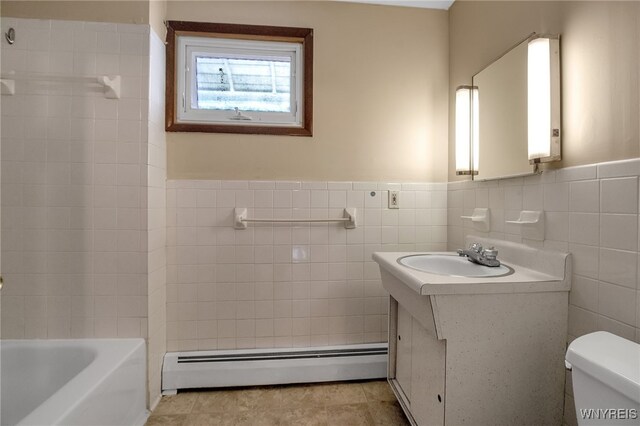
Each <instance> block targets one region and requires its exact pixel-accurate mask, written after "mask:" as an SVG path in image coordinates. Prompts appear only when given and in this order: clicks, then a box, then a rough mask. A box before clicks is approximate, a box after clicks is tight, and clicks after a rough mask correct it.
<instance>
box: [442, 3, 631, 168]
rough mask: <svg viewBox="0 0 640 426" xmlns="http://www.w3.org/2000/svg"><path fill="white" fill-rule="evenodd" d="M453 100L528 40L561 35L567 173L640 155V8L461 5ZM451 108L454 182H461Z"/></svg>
mask: <svg viewBox="0 0 640 426" xmlns="http://www.w3.org/2000/svg"><path fill="white" fill-rule="evenodd" d="M449 13H450V17H449V39H450V52H451V55H450V73H449V83H450V84H449V90H450V91H449V95H450V99H454V96H455V87H456V86H458V85H460V84H470V83H471V76H472V75H473V74H475V73H476V72H478V71H479V70H480V69H481V68H483V67H484V66H485V65H487V64H488V63H490V62H491V61H492V60H493V59H495V58H496V57H497V56H499V55H500V54H501V53H502V52H504V51H505V50H507V49H508V48H509V47H511V46H512V45H514V44H515V43H516V42H518V41H519V40H521V39H522V38H523V37H525V36H526V35H527V34H529V33H531V32H533V31H535V32H538V33H560V34H561V36H562V39H561V58H562V114H563V116H562V132H563V150H562V155H563V160H562V162H559V163H554V164H553V165H552V167H554V168H557V167H566V166H575V165H580V164H590V163H596V162H602V161H610V160H618V159H624V158H634V157H638V156H640V140H639V135H640V125H639V124H638V122H639V121H640V120H639V119H638V117H639V114H640V110H639V106H638V103H639V100H640V85H639V80H640V74H639V73H640V68H639V59H638V58H639V56H640V27H639V26H640V2H637V1H633V2H611V1H588V2H577V1H576V2H574V1H570V2H560V1H559V2H535V1H533V2H531V1H529V2H484V1H460V0H458V1H456V2H455V3H454V4H453V6H452V7H451V8H450V10H449ZM453 107H454V105H450V107H449V113H450V115H449V179H450V180H458V178H457V177H456V176H455V155H454V148H453V147H454V141H455V134H454V124H455V123H454V117H455V114H454V109H453Z"/></svg>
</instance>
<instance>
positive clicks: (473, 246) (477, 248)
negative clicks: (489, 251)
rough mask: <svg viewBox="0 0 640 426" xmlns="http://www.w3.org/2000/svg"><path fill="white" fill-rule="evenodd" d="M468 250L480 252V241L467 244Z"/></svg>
mask: <svg viewBox="0 0 640 426" xmlns="http://www.w3.org/2000/svg"><path fill="white" fill-rule="evenodd" d="M469 250H472V251H475V252H476V253H478V254H480V253H482V244H480V243H471V245H470V246H469Z"/></svg>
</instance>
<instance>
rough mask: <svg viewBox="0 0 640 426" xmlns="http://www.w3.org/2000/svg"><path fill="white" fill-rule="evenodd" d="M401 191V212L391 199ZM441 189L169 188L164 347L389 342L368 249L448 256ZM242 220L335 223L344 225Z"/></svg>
mask: <svg viewBox="0 0 640 426" xmlns="http://www.w3.org/2000/svg"><path fill="white" fill-rule="evenodd" d="M390 189H391V190H400V191H401V194H400V209H397V210H390V209H387V208H386V206H387V191H388V190H390ZM372 193H374V194H375V195H374V196H372V195H371V194H372ZM446 206H447V191H446V184H444V183H441V184H427V183H425V184H421V183H417V184H386V183H376V182H373V183H362V182H353V183H352V182H285V181H277V182H271V181H270V182H260V181H211V180H208V181H198V180H170V181H168V183H167V225H168V231H167V243H168V244H167V245H168V252H167V257H168V265H167V350H169V351H177V350H205V349H231V348H269V347H305V346H310V345H313V346H322V345H334V344H348V343H363V342H381V341H386V339H387V334H386V332H387V295H386V294H385V292H384V290H383V289H382V285H381V282H380V275H379V270H378V267H377V264H376V263H374V262H373V261H372V260H371V254H372V253H373V252H374V251H380V250H387V251H413V250H418V251H427V250H443V249H445V248H446V238H447V235H446V233H447V232H446V231H447V228H446V219H447V218H446ZM235 207H247V208H248V216H249V218H252V217H253V218H258V217H260V218H327V217H341V216H342V210H343V209H344V208H345V207H355V208H356V209H357V214H358V222H359V225H358V228H356V229H350V230H347V229H345V228H344V227H343V226H342V225H341V224H335V223H333V224H311V225H310V224H295V225H294V224H277V225H273V224H259V225H258V224H255V225H254V224H251V225H249V228H248V229H246V230H235V229H234V228H233V210H234V208H235Z"/></svg>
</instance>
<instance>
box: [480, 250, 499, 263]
mask: <svg viewBox="0 0 640 426" xmlns="http://www.w3.org/2000/svg"><path fill="white" fill-rule="evenodd" d="M482 255H483V256H484V257H485V259H490V260H495V259H496V258H497V257H498V250H496V248H495V247H489V248H488V249H486V250H483V252H482Z"/></svg>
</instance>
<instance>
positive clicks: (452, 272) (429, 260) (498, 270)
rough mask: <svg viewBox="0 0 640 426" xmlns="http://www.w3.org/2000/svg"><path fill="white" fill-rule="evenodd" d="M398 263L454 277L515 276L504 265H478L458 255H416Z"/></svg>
mask: <svg viewBox="0 0 640 426" xmlns="http://www.w3.org/2000/svg"><path fill="white" fill-rule="evenodd" d="M398 263H400V264H401V265H404V266H407V267H409V268H412V269H416V270H418V271H423V272H428V273H430V274H436V275H448V276H454V277H473V278H479V277H504V276H505V275H511V274H513V269H512V268H511V267H509V266H506V265H504V264H502V265H500V266H497V267H489V266H484V265H478V264H477V263H472V262H469V260H468V259H467V258H466V257H462V256H457V255H446V254H416V255H410V256H404V257H401V258H399V259H398Z"/></svg>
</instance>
